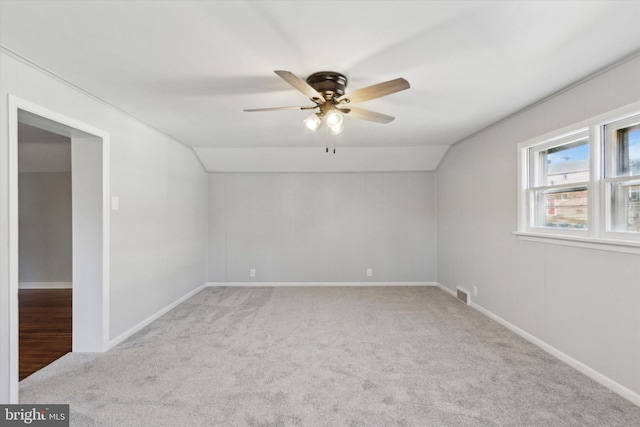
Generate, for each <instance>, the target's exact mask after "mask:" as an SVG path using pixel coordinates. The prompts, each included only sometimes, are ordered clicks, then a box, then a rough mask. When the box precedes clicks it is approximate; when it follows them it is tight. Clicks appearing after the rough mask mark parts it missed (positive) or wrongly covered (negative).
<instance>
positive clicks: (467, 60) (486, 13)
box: [0, 0, 640, 171]
mask: <svg viewBox="0 0 640 427" xmlns="http://www.w3.org/2000/svg"><path fill="white" fill-rule="evenodd" d="M0 17H1V18H0V19H1V20H0V44H1V45H2V46H3V48H4V49H6V50H8V51H11V52H12V53H14V54H17V55H20V56H22V57H24V58H26V59H28V60H30V61H32V62H34V63H36V64H38V65H40V66H41V67H43V68H45V69H47V70H49V71H50V72H52V73H54V74H56V75H58V76H60V77H62V78H63V79H65V80H67V81H69V82H71V83H73V84H75V85H76V86H78V87H80V88H82V89H84V90H85V91H87V92H90V93H91V94H93V95H95V96H96V97H98V98H101V99H102V100H104V101H106V102H108V103H110V104H112V105H114V106H115V107H117V108H119V109H121V110H123V111H125V112H127V113H129V114H130V115H133V116H135V117H136V118H138V119H140V120H142V121H144V122H146V123H147V124H149V125H151V126H153V127H155V128H157V129H159V130H160V131H162V132H164V133H166V134H168V135H170V136H172V137H174V138H175V139H177V140H178V141H180V142H182V143H184V144H186V145H189V146H191V147H194V149H195V151H196V153H197V154H198V155H199V156H200V158H201V160H202V161H203V163H204V164H205V166H206V167H207V168H208V169H209V170H212V171H215V170H221V171H224V170H301V171H304V170H313V171H316V170H433V169H434V168H435V167H436V166H437V164H438V162H439V161H440V159H441V157H442V156H443V155H444V153H445V151H446V149H447V147H448V146H449V145H450V144H453V143H455V142H457V141H459V140H461V139H464V138H465V137H466V136H469V135H471V134H473V133H474V132H477V131H479V130H481V129H483V128H485V127H487V126H489V125H491V124H492V123H494V122H496V121H498V120H500V119H502V118H504V117H506V116H508V115H510V114H512V113H514V112H516V111H518V110H520V109H522V108H524V107H526V106H528V105H530V104H532V103H534V102H536V101H538V100H540V99H542V98H544V97H546V96H549V95H550V94H552V93H554V92H556V91H558V90H561V89H562V88H564V87H566V86H568V85H570V84H572V83H573V82H576V81H578V80H580V79H582V78H584V77H586V76H588V75H590V74H592V73H594V72H597V71H598V70H600V69H602V68H603V67H606V66H608V65H609V64H612V63H614V62H616V61H618V60H620V59H622V58H624V57H626V56H629V55H631V54H634V53H635V52H637V51H638V50H640V25H639V24H638V23H639V22H640V2H639V1H553V2H550V1H469V2H466V1H456V2H450V1H443V2H439V1H424V2H421V1H407V2H404V1H341V2H331V1H300V2H293V1H189V0H186V1H56V0H46V1H5V0H3V1H2V2H1V3H0ZM274 70H289V71H291V72H293V73H294V74H296V75H297V76H299V77H301V78H302V79H305V78H306V77H307V76H308V75H309V74H311V73H313V72H316V71H322V70H333V71H338V72H341V73H343V74H345V75H346V76H347V77H348V79H349V83H348V87H347V92H349V91H351V90H355V89H358V88H361V87H365V86H369V85H372V84H375V83H379V82H383V81H386V80H391V79H394V78H397V77H404V78H405V79H407V80H408V81H409V82H410V84H411V89H409V90H405V91H402V92H399V93H396V94H393V95H390V96H388V97H384V98H380V99H375V100H371V101H367V102H366V103H363V104H361V106H362V107H363V108H366V109H370V110H374V111H378V112H381V113H384V114H388V115H391V116H394V117H396V120H395V121H393V122H391V123H389V124H379V123H373V122H367V121H361V120H355V119H347V120H346V123H345V130H344V132H342V133H341V134H340V135H337V136H332V135H329V134H328V133H327V132H326V129H324V130H323V129H321V130H319V131H318V132H316V133H312V132H310V131H309V130H307V129H306V128H305V127H304V125H303V123H302V121H303V119H304V118H305V117H306V116H308V115H309V112H308V111H278V112H264V113H246V112H243V109H245V108H259V107H275V106H295V105H308V104H309V101H308V99H306V98H305V96H304V95H302V94H301V93H300V92H298V91H296V90H295V89H293V88H292V87H291V86H289V85H288V84H287V83H286V82H285V81H283V80H282V79H280V78H279V77H278V76H276V75H275V74H274V73H273V71H274ZM325 146H329V147H331V148H333V147H334V146H335V147H336V149H337V154H336V155H333V154H331V155H327V154H325V149H324V148H325Z"/></svg>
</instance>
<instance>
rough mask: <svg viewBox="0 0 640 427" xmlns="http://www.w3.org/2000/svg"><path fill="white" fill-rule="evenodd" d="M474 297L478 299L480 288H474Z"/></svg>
mask: <svg viewBox="0 0 640 427" xmlns="http://www.w3.org/2000/svg"><path fill="white" fill-rule="evenodd" d="M473 296H474V297H477V296H478V287H477V286H474V287H473Z"/></svg>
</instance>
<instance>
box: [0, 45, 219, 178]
mask: <svg viewBox="0 0 640 427" xmlns="http://www.w3.org/2000/svg"><path fill="white" fill-rule="evenodd" d="M0 53H4V54H6V55H8V56H10V57H12V58H13V59H15V60H17V61H20V62H22V63H23V64H24V65H27V66H29V67H31V68H33V69H34V70H37V71H39V72H41V73H42V74H44V75H46V76H48V77H51V78H52V79H54V80H56V81H57V82H59V83H62V84H64V85H65V86H67V87H69V88H71V89H73V90H75V91H77V92H80V93H81V94H83V95H85V96H87V97H89V98H90V99H92V100H93V101H96V102H99V103H100V104H102V105H104V106H106V107H109V108H112V109H114V110H115V111H117V112H118V113H120V114H122V115H124V116H126V117H128V118H130V119H131V120H135V121H136V122H138V123H140V124H141V125H143V126H145V127H147V128H149V129H150V130H152V131H154V132H157V133H159V134H160V135H162V136H164V137H166V138H169V139H170V140H172V141H173V142H176V143H178V144H180V145H182V146H184V147H186V148H189V149H190V150H191V152H192V153H193V155H194V156H195V157H196V159H198V163H200V166H201V167H202V170H203V171H204V172H207V169H206V168H205V167H204V164H203V163H202V160H201V159H200V156H198V155H197V154H196V152H195V150H194V149H193V147H192V146H190V145H188V144H186V143H184V142H182V141H180V140H179V139H177V138H176V137H174V136H173V135H170V134H168V133H166V132H165V131H163V130H160V129H158V128H157V127H155V126H153V125H151V124H149V123H147V122H145V121H144V120H142V119H140V118H138V117H136V116H134V115H133V114H131V113H128V112H126V111H124V110H123V109H122V108H120V107H117V106H115V105H113V104H111V103H110V102H108V101H105V100H104V99H102V98H100V97H99V96H97V95H94V94H93V93H91V92H89V91H88V90H86V89H83V88H82V87H80V86H78V85H77V84H75V83H73V82H71V81H69V80H67V79H65V78H64V77H62V76H60V75H58V74H56V73H54V72H53V71H50V70H48V69H47V68H45V67H43V66H42V65H40V64H38V63H37V62H35V61H32V60H31V59H29V58H27V57H25V56H23V55H21V54H19V53H18V52H15V51H13V50H11V49H9V48H8V47H6V46H4V45H2V44H0Z"/></svg>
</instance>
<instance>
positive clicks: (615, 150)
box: [516, 103, 640, 248]
mask: <svg viewBox="0 0 640 427" xmlns="http://www.w3.org/2000/svg"><path fill="white" fill-rule="evenodd" d="M518 147H519V153H518V155H519V163H518V166H519V188H518V189H519V196H518V199H519V205H518V216H519V221H518V232H516V234H520V235H523V236H537V237H550V238H553V239H556V240H557V239H561V240H570V241H573V242H575V241H583V242H594V243H598V244H607V245H623V246H634V247H639V248H640V103H636V104H634V105H632V106H629V107H626V108H624V109H622V110H618V111H616V112H613V113H611V114H606V115H602V116H599V117H597V118H594V119H590V120H587V121H585V122H582V123H579V124H576V125H575V126H571V127H568V128H565V129H563V130H560V131H558V132H555V133H551V134H549V135H546V136H544V137H541V138H536V139H533V140H531V141H527V142H524V143H521V144H520V145H519V146H518Z"/></svg>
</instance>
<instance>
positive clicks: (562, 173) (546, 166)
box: [538, 139, 589, 186]
mask: <svg viewBox="0 0 640 427" xmlns="http://www.w3.org/2000/svg"><path fill="white" fill-rule="evenodd" d="M538 155H539V156H540V158H539V164H540V166H541V169H542V170H541V171H540V179H539V180H538V185H545V186H546V185H558V184H569V183H575V182H584V181H589V141H588V140H586V139H583V140H580V141H575V142H571V143H569V144H565V145H561V146H559V147H553V148H550V149H548V150H545V151H540V152H539V153H538Z"/></svg>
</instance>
